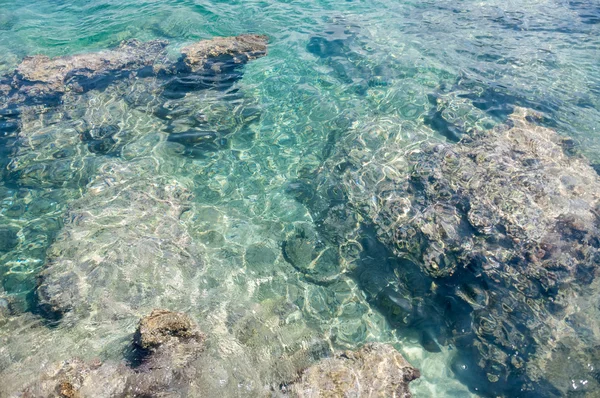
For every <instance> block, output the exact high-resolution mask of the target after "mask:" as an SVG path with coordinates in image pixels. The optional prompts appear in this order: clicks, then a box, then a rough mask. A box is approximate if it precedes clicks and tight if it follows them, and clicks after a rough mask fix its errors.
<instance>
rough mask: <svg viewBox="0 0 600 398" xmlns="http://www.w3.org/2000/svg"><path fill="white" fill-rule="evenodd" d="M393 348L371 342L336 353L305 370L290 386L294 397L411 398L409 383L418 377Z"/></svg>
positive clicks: (417, 372) (291, 394)
mask: <svg viewBox="0 0 600 398" xmlns="http://www.w3.org/2000/svg"><path fill="white" fill-rule="evenodd" d="M419 375H420V374H419V371H418V370H417V369H415V368H413V367H412V366H411V365H410V364H409V363H408V362H407V361H406V360H405V359H404V358H403V357H402V355H400V353H398V351H396V350H395V349H394V347H392V346H390V345H387V344H381V343H371V344H367V345H365V346H364V347H362V348H361V349H360V350H358V351H345V352H340V353H336V354H335V355H334V356H333V357H332V358H327V359H324V360H322V361H320V362H319V363H317V364H315V365H313V366H311V367H309V368H308V369H306V370H304V371H303V373H302V375H301V377H300V380H299V381H298V382H296V383H294V384H292V385H290V386H289V391H290V396H294V397H299V398H300V397H307V398H318V397H364V396H369V397H382V398H383V397H398V398H401V397H402V398H410V397H411V396H412V395H411V393H410V390H409V388H408V383H410V382H411V381H413V380H415V379H417V378H419Z"/></svg>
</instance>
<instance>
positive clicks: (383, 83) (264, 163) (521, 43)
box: [0, 1, 600, 396]
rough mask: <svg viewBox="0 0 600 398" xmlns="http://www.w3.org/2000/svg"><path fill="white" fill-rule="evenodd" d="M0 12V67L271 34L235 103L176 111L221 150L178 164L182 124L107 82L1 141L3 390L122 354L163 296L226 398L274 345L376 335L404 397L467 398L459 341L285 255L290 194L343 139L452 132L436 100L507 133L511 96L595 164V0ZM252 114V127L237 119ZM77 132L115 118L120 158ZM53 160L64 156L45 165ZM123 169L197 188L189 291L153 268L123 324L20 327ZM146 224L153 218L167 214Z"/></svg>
mask: <svg viewBox="0 0 600 398" xmlns="http://www.w3.org/2000/svg"><path fill="white" fill-rule="evenodd" d="M0 6H1V9H2V13H1V14H0V32H1V33H2V34H1V35H0V72H1V73H7V72H9V71H11V70H13V69H14V68H15V67H16V65H18V63H19V62H20V60H21V59H22V58H23V57H24V56H26V55H31V54H37V53H42V54H47V55H50V56H58V55H65V54H73V53H79V52H90V51H95V50H98V49H103V48H108V47H111V46H115V45H116V44H118V43H119V41H121V40H123V39H128V38H133V37H135V38H138V39H141V40H149V39H155V38H166V39H168V40H169V41H170V42H171V45H172V52H173V53H175V51H176V50H175V49H176V48H177V47H178V46H181V45H182V44H184V43H189V42H192V41H195V40H199V39H204V38H210V37H213V36H228V35H234V34H240V33H247V32H256V33H264V34H267V35H268V36H269V37H270V47H269V55H268V56H267V57H265V58H261V59H259V60H256V61H253V62H251V63H249V64H248V65H247V66H245V68H244V76H243V78H242V79H241V80H240V81H239V82H237V83H236V87H237V88H239V91H240V92H241V93H242V95H241V96H240V97H239V98H237V99H235V100H233V101H232V100H228V99H224V98H223V97H222V95H219V94H215V93H211V92H205V93H201V94H198V96H197V97H194V98H190V99H188V100H185V101H182V103H176V105H177V106H179V107H180V108H184V109H193V110H194V111H197V110H198V109H201V110H202V113H203V114H204V115H205V117H206V118H207V119H208V120H209V123H210V124H211V125H212V126H216V127H219V128H223V127H226V131H227V132H226V133H225V135H226V137H225V138H226V143H224V144H223V147H222V148H220V149H219V150H207V151H203V152H202V153H201V154H196V155H197V156H189V155H190V154H185V153H183V154H182V151H185V150H184V149H183V148H182V147H180V146H177V145H174V144H173V143H169V142H167V141H166V138H167V136H168V131H169V129H175V130H177V129H178V128H180V127H179V126H178V120H184V119H185V117H184V116H179V117H178V118H176V119H177V120H173V119H172V120H171V121H168V120H167V121H165V120H162V119H159V118H157V117H154V116H152V115H151V114H149V113H148V112H145V110H144V107H143V106H139V105H136V106H134V105H132V104H133V103H134V100H132V99H131V98H129V97H127V95H129V96H132V95H133V96H135V95H134V94H135V90H136V88H135V87H134V88H133V89H131V88H123V87H118V86H117V87H114V88H111V89H108V90H106V91H104V92H94V91H91V92H89V93H86V94H85V95H82V96H81V97H77V98H75V99H74V100H72V102H69V103H66V104H64V106H63V107H62V108H61V109H60V110H59V111H58V112H57V113H56V114H54V115H49V116H48V117H47V118H43V119H42V120H35V121H31V122H30V123H28V124H27V125H26V126H24V127H23V130H22V132H21V133H20V138H19V139H18V140H14V139H12V138H10V137H9V138H1V139H2V140H3V141H2V143H0V145H1V146H2V149H0V150H1V151H2V156H3V158H2V159H0V164H2V165H3V166H5V167H4V168H5V171H4V174H3V184H2V185H1V186H0V195H1V196H0V200H1V201H2V202H1V207H0V217H1V218H0V223H1V224H2V225H3V226H6V229H5V230H7V231H9V232H7V234H6V238H5V240H4V242H6V243H4V247H0V261H1V266H0V267H1V268H0V277H1V280H2V285H1V286H2V287H1V290H0V292H2V291H3V293H2V294H3V296H4V297H7V298H9V299H10V300H11V302H12V304H11V305H12V307H13V308H14V309H16V311H17V312H22V313H23V314H22V315H19V316H17V317H16V318H15V319H13V320H12V321H10V322H7V323H6V324H5V325H3V326H2V330H1V335H2V338H3V340H4V341H3V343H5V344H4V345H3V347H2V348H1V349H0V369H2V370H3V373H4V375H7V376H5V377H6V379H9V376H10V379H11V380H14V383H15V384H18V383H19V382H21V381H22V380H26V379H27V377H29V376H30V375H34V374H37V373H38V372H39V365H40V358H42V361H41V362H43V363H52V362H56V361H58V360H61V359H66V358H70V357H72V356H74V355H80V356H86V357H94V356H101V357H107V358H109V357H114V358H117V357H119V355H120V352H121V350H122V349H123V347H124V346H125V345H126V340H127V336H128V334H129V333H131V332H132V331H133V329H134V328H135V323H136V322H137V319H138V318H139V316H140V315H143V314H145V313H147V312H148V310H149V309H150V308H152V307H153V306H157V305H162V306H168V307H170V308H171V307H172V308H174V309H181V310H186V311H187V312H189V313H191V314H192V315H194V316H195V317H196V318H197V319H199V320H200V322H201V326H202V328H203V329H204V330H205V331H206V332H208V333H209V334H211V335H213V336H216V337H214V341H213V343H212V344H213V345H212V347H213V349H214V357H215V358H217V359H218V360H219V361H220V362H216V363H220V364H222V365H221V366H222V368H223V369H224V370H223V372H224V373H227V372H229V373H228V374H231V376H230V380H231V381H230V382H229V383H226V384H227V386H226V388H228V390H227V391H228V393H229V394H231V395H233V394H239V395H241V396H243V392H240V390H239V388H240V387H239V384H240V383H239V380H241V379H244V376H243V373H244V371H243V370H242V371H239V372H238V373H236V372H233V371H231V370H230V369H231V368H232V366H231V364H232V363H242V362H247V363H254V364H258V365H256V366H255V367H256V368H257V369H261V371H262V373H260V371H259V372H258V373H260V374H258V375H253V376H248V379H251V380H254V382H255V383H256V382H258V381H257V380H261V379H265V377H264V374H268V369H272V366H273V362H277V360H276V358H278V355H279V353H280V351H281V350H282V349H284V348H287V347H290V346H294V344H300V345H302V344H306V345H310V344H309V343H310V342H314V341H324V342H326V344H328V345H331V346H333V347H336V348H355V347H357V346H360V345H361V344H363V343H364V342H366V341H374V340H376V341H386V342H392V343H394V344H396V345H397V346H398V348H399V349H400V350H401V351H402V352H404V353H405V354H406V356H407V358H408V359H409V360H411V361H412V363H413V364H414V365H415V366H417V367H419V368H420V369H421V370H422V372H423V377H422V379H421V380H420V381H417V382H415V383H414V385H413V386H412V388H413V391H414V392H415V394H416V396H432V395H433V394H435V393H436V394H437V396H469V394H470V393H469V392H468V390H467V388H466V387H465V386H463V385H462V384H460V383H459V382H458V381H457V380H455V379H454V377H453V373H452V371H451V370H450V368H449V366H448V360H449V357H450V354H451V349H449V348H444V349H443V351H442V352H441V353H429V352H427V351H426V350H423V349H422V348H421V345H420V340H419V339H417V338H415V337H414V336H413V335H411V334H408V333H406V332H404V331H401V330H396V329H394V328H392V327H390V326H389V325H388V324H387V322H386V320H385V317H384V315H382V314H380V313H379V312H378V311H377V309H376V308H373V307H371V305H370V303H369V302H368V300H367V294H366V293H365V292H364V291H363V287H361V286H359V285H357V284H356V282H354V281H353V280H352V279H351V278H350V277H347V276H345V275H342V276H341V277H340V280H339V281H338V282H337V283H335V284H333V285H323V284H317V283H313V282H314V281H311V280H310V279H307V278H305V277H303V276H302V275H301V274H300V273H298V271H297V270H296V269H295V268H294V267H292V266H291V265H290V264H289V263H288V262H287V261H286V260H285V258H284V256H283V255H282V252H281V245H282V242H283V241H284V240H286V237H288V236H289V235H290V234H292V233H293V231H294V229H295V227H296V226H298V225H299V224H300V223H311V222H312V215H311V213H310V209H307V208H306V207H304V206H303V205H302V204H301V203H299V202H298V201H296V200H295V198H294V197H293V196H292V195H290V194H289V190H288V185H289V183H290V182H292V181H294V180H295V179H296V178H298V177H301V176H303V175H304V174H305V173H306V172H307V171H310V170H314V169H317V168H318V167H319V166H320V165H321V164H322V162H323V160H324V158H326V156H327V154H328V153H329V152H330V151H331V150H332V148H333V147H334V146H335V144H336V142H337V141H339V140H340V139H342V138H343V137H346V138H347V137H351V138H352V137H353V134H354V135H355V136H356V139H357V140H361V139H362V140H365V139H368V137H376V138H375V139H373V144H377V143H379V144H381V143H382V142H386V140H395V141H401V142H403V143H405V145H406V146H410V145H417V144H418V143H419V142H421V141H423V140H444V139H447V138H448V137H449V138H450V139H453V138H456V137H454V136H453V134H454V133H453V132H452V131H449V130H447V129H444V128H443V126H442V127H440V125H439V124H437V125H436V124H435V120H434V122H433V123H432V122H431V120H430V118H431V110H432V104H431V98H432V97H433V98H437V99H438V100H441V101H444V102H445V103H448V104H449V105H448V106H447V107H446V108H444V114H443V116H444V117H445V120H450V121H452V122H455V124H457V125H467V126H480V127H483V128H486V127H490V126H493V125H494V124H495V123H498V122H501V121H502V120H503V119H504V118H505V117H506V115H507V114H509V113H510V111H511V108H512V106H514V105H523V106H528V107H532V108H535V109H538V110H540V111H542V112H544V113H545V115H546V117H547V123H548V124H550V125H554V126H555V127H556V128H557V130H558V131H559V132H560V133H561V134H565V135H569V136H571V137H573V138H574V139H575V140H576V141H577V143H578V144H579V146H580V148H581V150H582V151H583V152H584V153H585V155H586V156H587V157H588V158H590V160H591V161H592V162H597V161H598V160H600V159H599V156H600V155H599V154H600V148H599V143H600V141H599V138H598V134H597V126H598V125H600V124H599V122H600V104H599V103H598V98H599V95H600V69H599V68H598V60H599V58H598V54H599V52H598V51H599V46H600V38H599V37H600V35H599V33H600V32H599V26H600V24H599V23H598V22H599V21H598V19H599V18H600V16H599V14H600V4H598V3H597V2H589V3H585V4H582V3H578V2H567V1H536V2H528V3H527V4H522V2H508V3H507V2H499V1H498V2H485V3H479V2H473V1H466V2H461V3H459V4H456V2H450V1H447V2H446V1H435V2H434V1H431V2H414V3H413V2H376V1H361V2H349V1H330V2H290V3H288V2H264V1H263V2H259V1H256V2H254V1H250V2H248V1H245V2H211V3H208V2H205V3H202V2H158V1H156V2H135V3H127V4H124V3H122V2H116V1H115V2H92V3H90V2H68V3H61V2H55V1H48V2H35V3H32V4H16V3H12V2H2V3H0ZM335 35H337V36H339V39H340V42H341V43H342V45H341V46H340V47H339V48H336V47H335V46H333V47H326V48H322V47H319V46H320V44H319V43H320V42H319V41H318V40H316V41H315V40H314V38H315V37H317V38H318V37H331V36H335ZM311 40H312V41H311ZM140 84H141V85H142V86H143V84H144V83H143V82H141V83H140ZM140 91H141V92H143V91H144V89H143V87H142V88H140ZM132 92H133V94H132ZM457 92H458V93H461V94H462V95H463V96H462V97H460V96H457V94H456V93H457ZM473 103H475V104H476V105H475V106H473ZM136 104H137V103H136ZM146 106H147V107H150V108H151V107H153V106H154V105H153V104H152V103H149V104H146ZM247 109H252V110H253V111H252V112H251V113H254V112H256V113H257V114H258V115H259V117H257V118H256V119H253V120H247V119H251V118H248V117H247V114H248V113H247V112H245V111H244V110H247ZM190 112H191V111H190ZM184 115H185V112H184ZM428 118H429V119H428ZM428 120H429V121H428ZM81 121H83V122H85V124H86V125H87V126H89V125H91V126H117V128H118V133H117V134H116V141H117V144H115V146H114V151H113V152H111V153H104V154H103V153H98V151H92V150H90V146H89V143H88V142H82V140H81V139H80V137H79V134H80V133H79V130H78V127H79V122H81ZM182 123H183V125H185V121H183V122H182ZM432 126H433V127H434V128H432ZM224 130H225V129H224ZM365 132H368V133H369V134H364V133H365ZM444 134H445V135H446V136H447V137H445V136H444ZM360 145H362V143H359V146H360ZM58 151H64V153H65V155H64V156H62V155H61V157H57V156H56V155H55V154H56V153H57V152H58ZM128 173H129V174H128ZM127 176H129V177H127ZM119 178H123V179H124V180H127V178H129V179H131V180H136V181H138V182H139V184H140V185H141V186H142V187H144V186H145V185H144V184H147V185H146V186H149V185H151V184H152V182H153V181H155V182H156V181H164V184H167V185H168V184H169V183H174V184H175V183H176V184H179V185H181V186H183V187H184V188H185V189H186V190H188V191H189V192H190V193H192V194H193V199H192V200H191V204H190V210H189V211H186V212H185V213H184V214H185V217H183V218H182V219H181V223H182V225H183V226H184V230H185V233H184V235H186V236H185V239H188V240H190V241H192V242H194V245H196V246H197V247H198V250H199V251H200V252H201V253H202V254H201V257H202V265H201V267H199V268H200V271H198V274H196V275H194V277H193V278H191V279H190V280H191V281H193V283H191V282H190V283H189V284H188V285H186V288H185V290H184V291H183V292H179V293H174V292H173V291H169V290H162V291H161V290H160V287H161V286H162V285H163V284H164V283H163V279H161V278H164V277H165V275H162V274H161V278H157V276H156V275H152V274H149V275H140V276H139V277H138V280H137V282H136V283H138V284H139V285H141V286H146V287H147V288H148V290H150V291H158V294H157V295H156V297H154V299H153V300H147V299H143V298H142V299H140V302H139V303H135V305H132V307H133V309H131V310H128V311H126V314H127V315H125V316H122V317H119V318H118V320H115V319H114V318H110V317H109V318H108V319H111V321H110V322H109V321H108V320H107V318H106V317H105V316H103V315H102V311H103V307H102V304H97V306H96V307H94V304H92V307H93V308H92V311H91V314H92V315H86V316H84V317H83V318H82V319H81V320H79V321H78V322H76V323H75V325H62V324H61V325H58V326H57V327H55V328H53V329H48V328H46V327H43V326H42V325H37V326H35V327H30V325H32V324H33V325H36V324H37V320H36V319H37V318H35V317H33V316H32V315H30V313H31V312H36V308H35V301H33V300H32V299H31V292H32V290H33V289H34V288H35V285H36V276H37V274H38V273H39V272H40V270H41V268H42V267H43V265H44V262H45V261H46V251H47V250H48V248H49V247H50V245H51V244H52V243H53V242H55V241H56V240H57V238H58V239H59V240H58V242H63V241H64V240H62V239H63V238H64V236H65V234H66V233H69V231H72V227H71V226H70V224H69V223H68V222H67V225H66V226H65V225H64V217H65V215H66V214H68V213H67V211H68V209H72V208H82V207H83V208H89V209H91V210H92V211H93V210H94V209H97V210H98V211H99V212H100V211H106V209H107V208H106V206H105V204H104V201H103V200H97V194H96V192H102V191H103V188H101V187H102V182H103V181H106V180H107V179H109V180H110V179H115V180H118V179H119ZM127 181H129V180H127ZM140 189H144V188H140ZM107 195H108V197H110V195H111V193H110V192H109V193H108V194H107ZM134 210H135V208H134V209H133V210H132V211H134ZM71 214H72V213H71ZM124 214H127V212H125V213H124ZM105 222H106V223H111V222H112V223H115V224H116V223H117V222H118V220H115V219H113V220H110V219H108V220H107V221H105ZM145 222H147V224H148V225H149V226H157V225H160V224H161V223H162V221H161V220H160V218H159V217H157V218H156V219H149V220H146V221H145ZM65 231H66V232H65ZM88 232H90V235H89V236H90V238H88V237H84V238H83V241H85V240H86V239H87V240H92V239H99V238H97V236H98V235H94V234H93V233H94V232H98V231H97V230H96V229H94V227H91V228H90V231H88ZM165 233H167V232H165ZM159 235H160V234H159ZM93 236H96V238H93ZM107 244H108V242H107ZM67 246H68V245H64V244H62V245H61V244H60V243H58V244H55V245H53V246H52V247H53V249H52V250H53V253H54V255H58V256H61V255H63V251H64V250H67ZM97 250H98V253H99V255H105V254H106V252H103V251H102V250H101V249H97ZM56 253H58V254H56ZM81 253H83V251H81V252H75V254H73V256H74V257H76V256H77V255H80V254H81ZM340 269H342V270H343V264H342V266H341V267H340ZM167 275H168V273H167ZM110 281H111V280H110V279H109V282H107V283H110ZM112 283H117V282H114V281H113V282H112ZM178 294H179V296H178ZM91 297H96V296H94V295H92V296H91ZM96 298H97V297H96ZM184 298H185V299H184ZM98 303H99V302H98ZM281 303H284V304H285V305H284V304H281ZM282 305H283V306H284V307H285V308H286V309H285V310H281V309H279V307H281V306H282ZM252 322H254V323H258V324H260V325H262V326H261V327H263V328H266V329H267V330H269V331H270V333H274V334H275V335H277V336H280V338H279V339H278V340H277V339H274V340H273V341H271V342H265V341H261V340H260V339H253V338H248V337H245V336H244V335H243V333H241V332H240V330H245V329H247V326H245V325H247V324H248V323H252ZM274 341H277V342H274ZM290 350H291V351H294V350H298V348H297V347H296V348H294V349H290ZM300 350H301V349H300ZM248 352H250V354H249V353H248ZM248 357H251V359H248ZM217 359H215V361H217ZM292 362H293V361H292ZM250 373H252V372H250V371H249V370H248V374H250ZM14 375H19V377H15V376H14ZM209 384H210V383H209ZM432 391H435V393H433V392H432Z"/></svg>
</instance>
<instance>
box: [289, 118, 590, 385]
mask: <svg viewBox="0 0 600 398" xmlns="http://www.w3.org/2000/svg"><path fill="white" fill-rule="evenodd" d="M538 119H539V117H538V115H537V114H536V113H534V112H532V111H528V110H525V109H522V108H516V110H515V112H514V113H513V114H512V115H511V117H510V118H509V120H508V121H507V122H506V123H505V124H503V125H499V126H497V127H496V128H494V129H492V130H488V131H477V130H471V131H470V132H469V133H468V134H465V135H464V137H463V138H462V139H461V140H460V141H459V142H458V143H457V144H454V143H448V142H440V143H432V142H431V140H427V141H428V143H426V144H421V145H414V144H412V145H411V144H410V142H409V143H405V142H402V141H400V142H398V141H397V138H388V139H387V141H384V142H381V138H380V137H382V136H383V135H382V134H378V135H370V131H358V132H356V134H358V135H359V136H360V138H361V139H360V140H358V139H357V137H356V135H353V134H352V133H351V134H349V135H348V137H347V139H346V138H345V139H344V140H342V141H341V142H340V145H339V146H338V148H336V152H335V153H334V154H333V155H332V157H331V158H330V159H329V160H328V161H327V162H325V164H324V166H323V167H321V168H320V169H319V170H318V172H317V173H315V174H313V175H311V177H310V178H307V179H306V180H304V181H301V182H298V183H296V184H295V186H294V190H293V191H292V193H294V194H295V195H296V196H297V197H298V198H299V199H301V200H302V201H303V202H305V203H306V204H307V205H308V206H309V208H311V211H312V213H313V218H314V219H315V220H316V223H317V227H319V226H320V225H324V223H325V221H326V220H330V221H329V225H338V226H342V225H344V223H346V222H347V220H348V217H347V216H346V214H348V212H354V214H355V215H356V217H357V219H359V220H360V221H361V225H362V227H361V229H355V231H356V232H355V233H354V235H352V234H348V233H347V232H345V231H350V230H345V231H343V233H342V232H340V233H337V242H336V239H332V238H331V237H327V235H326V231H327V230H330V229H329V228H324V229H323V230H322V231H321V230H319V231H318V232H319V234H320V236H321V237H323V238H325V239H324V242H321V243H320V244H321V245H327V244H328V245H333V246H335V245H336V244H337V245H339V246H340V247H344V245H348V244H349V243H351V242H358V244H359V247H360V249H361V250H362V254H360V259H361V260H360V261H358V262H354V265H352V267H350V271H352V272H353V273H354V276H355V278H356V279H357V280H358V281H359V283H360V285H361V286H362V287H363V288H364V289H365V292H366V293H367V295H368V296H369V297H370V298H371V299H372V300H373V302H375V303H377V305H378V306H379V307H380V309H381V310H382V311H383V312H384V313H386V314H387V316H388V319H389V321H390V323H391V324H392V325H394V326H396V327H399V328H406V330H407V331H408V332H411V331H417V332H418V333H419V334H420V336H421V338H422V343H423V345H424V346H425V347H426V348H427V349H428V350H439V345H440V344H441V345H445V344H452V345H454V346H456V347H457V348H458V354H457V355H456V358H455V362H454V365H453V370H454V372H455V373H456V375H457V376H458V377H459V379H461V380H462V381H464V382H465V383H466V384H468V385H469V386H471V387H472V388H473V389H474V390H475V389H476V391H477V392H478V393H479V394H483V395H485V396H488V395H489V396H498V395H503V396H515V395H519V396H541V395H543V396H564V395H567V394H568V393H570V392H571V391H583V392H589V393H591V392H592V391H594V390H595V389H598V388H599V386H600V384H599V383H600V380H599V379H598V376H597V372H595V371H594V369H596V368H597V367H598V366H599V365H600V362H599V361H600V355H599V354H600V351H599V350H598V348H597V347H600V333H599V332H598V329H597V327H596V326H595V325H597V319H599V317H600V315H599V314H598V310H597V309H598V308H599V307H598V305H599V303H600V289H599V288H598V282H597V280H598V274H599V272H600V270H599V268H598V264H600V251H599V250H600V195H599V194H598V192H600V178H599V176H598V174H597V173H596V171H595V170H594V169H593V168H592V167H591V166H590V165H589V162H588V161H587V160H586V159H584V158H583V157H581V156H579V155H578V154H577V153H576V148H575V145H574V143H573V141H572V140H570V139H568V138H563V137H560V136H559V135H558V134H557V133H556V132H555V131H553V130H552V129H549V128H547V127H543V126H541V125H540V124H538V123H537V122H538ZM383 137H385V136H383ZM395 140H396V141H395ZM309 189H314V190H316V191H317V192H316V193H315V192H310V191H309ZM331 193H336V194H335V195H332V194H331ZM340 206H343V207H345V208H346V211H342V212H340V211H339V210H337V209H339V207H340ZM335 220H337V222H336V221H335ZM375 238H376V240H377V241H375ZM313 240H315V239H313ZM304 252H307V250H304ZM567 352H569V353H571V354H570V356H569V359H568V358H567V357H566V353H567ZM561 362H565V363H569V366H565V367H563V368H562V373H561V372H559V371H558V369H559V365H558V364H559V363H561ZM573 380H581V382H575V383H572V382H570V381H573Z"/></svg>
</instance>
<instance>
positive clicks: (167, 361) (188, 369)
mask: <svg viewBox="0 0 600 398" xmlns="http://www.w3.org/2000/svg"><path fill="white" fill-rule="evenodd" d="M136 335H137V336H138V337H139V338H140V339H141V341H142V342H148V343H149V344H150V346H151V348H152V349H151V350H149V351H148V352H147V353H146V355H145V356H144V357H143V358H141V364H140V365H139V366H137V367H132V366H131V365H128V364H126V363H124V362H111V361H106V362H102V361H100V360H94V361H88V362H86V361H82V360H80V359H72V360H69V361H65V362H62V363H58V364H55V365H54V366H51V367H50V368H49V369H48V370H47V371H46V372H45V374H44V375H42V376H41V377H40V378H39V380H37V381H36V382H34V383H33V384H32V385H30V386H29V387H27V388H26V389H25V390H24V391H23V392H22V394H21V395H19V396H24V397H61V398H76V397H132V396H135V397H144V396H169V397H184V396H190V395H188V393H189V392H190V391H191V390H193V380H194V379H195V376H196V371H197V370H198V367H197V364H196V363H195V361H196V360H197V359H198V358H199V355H200V354H201V353H202V352H203V349H204V336H203V334H202V333H200V332H199V331H198V329H197V326H196V324H195V323H194V322H193V321H192V320H191V318H189V317H188V316H187V315H185V314H182V313H176V312H171V311H168V310H154V311H153V312H152V314H150V315H149V316H147V317H144V318H143V319H142V320H141V321H140V326H139V328H138V330H137V332H136ZM158 336H162V337H160V338H158ZM137 343H139V340H138V341H137ZM144 348H146V347H144Z"/></svg>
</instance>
